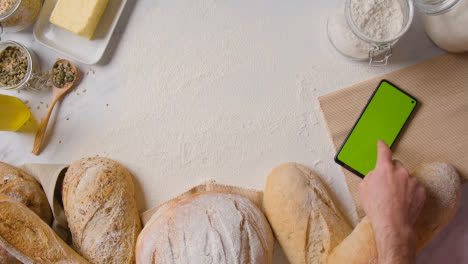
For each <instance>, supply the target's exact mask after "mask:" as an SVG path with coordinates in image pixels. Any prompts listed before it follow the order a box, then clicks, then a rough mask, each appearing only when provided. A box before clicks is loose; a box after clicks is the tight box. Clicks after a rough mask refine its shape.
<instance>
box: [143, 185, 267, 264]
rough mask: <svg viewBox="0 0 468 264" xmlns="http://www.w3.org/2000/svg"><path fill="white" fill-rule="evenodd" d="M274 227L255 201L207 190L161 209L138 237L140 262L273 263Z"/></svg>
mask: <svg viewBox="0 0 468 264" xmlns="http://www.w3.org/2000/svg"><path fill="white" fill-rule="evenodd" d="M273 246H274V239H273V234H272V232H271V229H270V226H269V225H268V222H267V220H266V219H265V217H264V216H263V214H262V212H261V211H260V209H258V208H257V207H256V206H255V205H254V204H253V203H252V202H251V201H250V200H248V199H247V198H244V197H242V196H240V195H236V194H227V193H222V192H201V193H197V194H194V195H191V196H188V197H186V198H182V199H176V200H172V201H170V202H168V203H167V204H165V205H163V206H161V207H160V208H159V209H158V210H157V211H156V213H155V214H154V215H153V216H152V217H151V219H150V220H149V222H148V223H147V224H146V226H145V228H144V229H143V231H142V232H141V234H140V236H139V237H138V242H137V247H136V259H137V263H140V264H151V263H152V264H157V263H158V264H159V263H212V264H234V263H243V264H270V263H272V258H273Z"/></svg>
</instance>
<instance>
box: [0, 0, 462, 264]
mask: <svg viewBox="0 0 468 264" xmlns="http://www.w3.org/2000/svg"><path fill="white" fill-rule="evenodd" d="M335 4H336V1H310V0H292V1H279V0H248V1H247V0H220V1H218V0H195V1H194V0H176V1H175V0H157V1H154V0H134V1H128V4H127V7H126V9H125V11H124V13H123V15H122V18H121V20H120V22H119V24H118V26H117V29H116V31H115V34H114V36H113V38H112V40H111V44H110V47H109V49H108V50H107V51H106V53H105V55H104V58H103V59H102V60H101V61H100V62H99V63H98V64H97V65H92V66H89V65H82V64H79V63H78V64H77V66H78V68H79V69H80V70H81V71H83V72H88V71H89V68H90V67H92V68H93V70H94V71H95V74H92V73H89V74H88V75H84V78H83V80H82V82H81V83H80V85H79V87H78V89H77V90H76V91H75V92H73V93H70V94H69V95H68V96H67V97H66V98H65V99H64V100H63V102H62V103H61V104H60V105H58V107H57V109H56V110H55V112H54V114H53V117H52V121H51V123H50V129H49V131H48V134H47V137H46V143H47V146H46V147H45V149H44V151H43V152H42V153H41V155H39V156H34V155H33V154H31V149H32V145H33V140H34V134H32V133H30V132H27V131H26V132H20V133H12V132H0V160H2V161H5V162H8V163H11V164H13V165H20V164H22V163H71V162H73V161H75V160H77V159H79V158H82V157H87V156H93V155H100V156H106V157H110V158H113V159H116V160H118V161H120V162H121V163H123V164H124V165H125V166H126V167H127V168H128V169H129V170H130V171H131V172H132V174H133V175H134V177H135V183H136V188H137V194H138V197H137V202H138V207H139V209H140V210H141V211H143V210H145V209H149V208H151V207H153V206H156V205H158V204H159V203H162V202H164V201H166V200H168V199H170V198H171V197H174V196H176V195H177V194H179V193H182V192H184V191H185V190H187V189H188V188H189V187H191V186H194V185H196V184H199V183H201V182H204V181H206V180H210V179H214V180H216V181H218V182H219V183H224V184H232V185H239V186H244V187H251V188H257V189H262V188H263V186H264V182H265V179H266V176H267V175H268V173H269V171H270V170H271V169H273V168H274V167H275V166H277V165H279V164H281V163H283V162H286V161H295V162H299V163H303V164H305V165H307V166H309V167H311V168H312V169H313V170H315V171H316V172H317V173H318V174H319V175H320V176H321V177H322V179H323V180H324V181H325V182H326V183H327V184H328V185H329V186H330V189H331V190H332V192H333V193H334V195H335V196H336V197H337V198H338V200H339V202H340V205H341V206H342V207H343V208H344V210H345V212H346V213H347V214H348V216H349V217H350V218H351V219H352V220H353V221H355V220H356V219H355V212H354V207H353V205H352V202H351V198H350V197H349V194H348V191H347V189H346V186H345V183H344V178H343V175H342V174H341V172H340V170H339V168H338V166H337V165H335V164H334V162H333V155H334V151H333V150H332V146H331V141H330V139H329V138H328V135H327V131H326V128H325V124H324V121H323V118H322V116H321V114H320V110H319V108H318V102H317V99H316V98H317V96H319V95H322V94H326V93H329V92H332V91H335V90H338V89H341V88H344V87H347V86H349V85H352V84H354V83H357V82H360V81H364V80H366V79H369V78H371V77H374V76H377V75H380V74H383V73H387V72H390V71H393V70H396V69H400V68H402V67H405V66H408V65H412V64H414V63H417V62H420V61H424V60H427V59H429V58H432V57H434V56H437V55H440V54H442V53H443V52H442V51H441V50H439V49H438V48H437V47H435V46H434V44H432V42H431V41H430V40H429V39H428V38H427V37H426V35H425V34H424V32H423V29H422V25H421V22H420V20H419V16H416V19H415V21H414V24H413V26H412V27H411V29H410V31H409V33H408V34H407V35H405V36H404V37H403V38H402V39H401V41H400V42H399V44H398V46H397V47H396V48H395V50H394V57H393V58H392V61H391V64H390V65H389V66H387V67H381V68H370V67H369V66H368V65H367V64H365V63H354V62H350V61H347V60H345V59H344V58H343V57H340V56H338V55H337V54H336V52H335V51H333V50H332V49H331V48H330V46H329V43H328V40H327V36H326V21H327V14H328V13H329V12H330V10H331V9H332V8H333V7H334V6H335ZM2 39H12V40H16V41H19V42H22V43H24V44H26V45H27V46H28V47H30V48H31V49H32V50H33V51H35V52H36V54H37V55H38V56H39V58H40V60H41V64H42V67H43V69H46V68H49V67H51V65H52V63H53V62H54V61H55V59H56V58H58V57H61V58H62V57H65V58H66V56H64V55H61V54H57V53H55V52H53V51H51V50H49V49H47V48H46V47H44V46H42V45H41V44H40V43H38V42H36V41H34V39H33V36H32V29H28V30H26V31H23V32H20V33H15V34H6V35H3V36H2ZM404 88H405V89H408V90H409V91H410V92H411V88H410V87H404ZM0 93H1V94H8V95H14V96H17V97H19V98H21V99H22V100H23V101H24V100H29V103H28V105H29V106H31V109H32V113H33V115H34V117H35V119H36V122H37V121H38V120H40V118H41V117H42V115H43V114H44V113H45V105H46V104H47V103H48V101H49V100H50V96H51V93H50V91H46V90H44V91H40V92H36V91H21V93H17V92H15V91H0ZM41 102H43V104H41ZM38 106H39V109H38V108H37V107H38ZM467 198H468V196H467V189H466V188H465V189H464V194H463V202H462V209H461V210H460V212H459V214H458V215H457V217H456V219H455V220H454V221H453V223H451V224H450V226H449V228H447V230H446V231H444V232H443V234H442V235H440V236H439V237H438V238H437V239H436V240H435V241H434V242H433V243H431V245H430V246H429V247H428V249H426V250H424V251H423V253H422V254H421V256H420V257H419V260H418V263H441V262H442V261H447V260H449V258H452V259H450V260H452V261H449V262H447V263H467V262H468V253H465V252H466V250H464V248H463V247H464V246H465V247H466V245H468V233H467V232H466V231H467V230H466V229H467V227H466V226H465V225H463V223H464V222H465V221H466V219H468V209H467V208H468V199H467ZM275 263H278V264H279V263H287V261H286V260H285V258H284V256H283V255H282V253H281V251H280V250H277V251H276V256H275Z"/></svg>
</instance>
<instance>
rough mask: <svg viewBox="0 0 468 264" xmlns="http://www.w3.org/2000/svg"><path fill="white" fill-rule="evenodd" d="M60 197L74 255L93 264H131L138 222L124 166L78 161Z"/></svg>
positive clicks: (94, 160) (96, 159) (106, 161)
mask: <svg viewBox="0 0 468 264" xmlns="http://www.w3.org/2000/svg"><path fill="white" fill-rule="evenodd" d="M62 197H63V205H64V209H65V214H66V216H67V220H68V226H69V228H70V231H71V233H72V240H73V246H74V248H75V249H76V250H77V252H78V253H80V254H81V255H82V256H83V257H84V258H86V259H87V260H88V261H89V262H91V263H94V264H101V263H102V264H104V263H106V264H113V263H115V264H127V263H135V244H136V239H137V237H138V234H139V233H140V231H141V223H140V218H139V215H138V210H137V207H136V201H135V191H134V186H133V182H132V177H131V175H130V173H129V172H128V170H127V169H126V168H125V167H123V166H122V165H121V164H119V163H118V162H116V161H113V160H110V159H106V158H100V157H93V158H85V159H81V160H78V161H76V162H74V163H73V164H72V165H71V166H70V168H69V169H68V171H67V173H66V175H65V179H64V182H63V189H62Z"/></svg>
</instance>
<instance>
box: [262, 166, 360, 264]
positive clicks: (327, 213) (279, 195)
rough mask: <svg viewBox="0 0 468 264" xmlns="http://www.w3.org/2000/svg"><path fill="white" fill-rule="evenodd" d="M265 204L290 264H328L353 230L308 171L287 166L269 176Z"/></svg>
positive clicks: (269, 218) (280, 167)
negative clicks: (335, 248)
mask: <svg viewBox="0 0 468 264" xmlns="http://www.w3.org/2000/svg"><path fill="white" fill-rule="evenodd" d="M263 199H264V200H263V203H264V207H265V212H266V215H267V218H268V220H269V222H270V224H271V226H272V228H273V231H274V233H275V235H276V239H277V240H278V242H279V244H280V245H281V247H282V248H283V250H284V252H285V254H286V256H287V258H288V260H289V261H290V263H291V264H316V263H326V261H327V257H328V254H329V253H330V252H331V251H332V250H333V248H334V247H335V246H336V245H338V244H339V243H340V242H341V241H342V240H343V239H344V238H345V237H346V236H347V235H349V234H350V233H351V230H352V229H351V226H350V225H349V224H348V222H347V220H346V219H345V218H344V217H343V215H342V213H341V212H340V210H339V209H338V208H337V206H336V205H335V203H334V201H333V199H332V198H331V196H330V195H329V193H328V190H327V189H326V188H325V186H324V185H323V184H322V182H321V180H320V179H319V178H318V177H317V176H315V175H314V174H313V172H312V171H311V170H309V169H308V168H306V167H304V166H302V165H300V164H297V163H286V164H283V165H281V166H279V167H277V168H275V169H274V170H273V171H272V172H271V173H270V175H269V176H268V179H267V182H266V187H265V191H264V198H263Z"/></svg>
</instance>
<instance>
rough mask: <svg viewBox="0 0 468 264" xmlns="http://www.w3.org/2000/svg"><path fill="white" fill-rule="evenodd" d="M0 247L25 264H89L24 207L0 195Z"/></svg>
mask: <svg viewBox="0 0 468 264" xmlns="http://www.w3.org/2000/svg"><path fill="white" fill-rule="evenodd" d="M0 212H1V214H0V246H2V247H3V248H5V249H6V250H8V252H9V253H10V254H12V255H13V256H14V257H15V258H17V259H18V260H20V261H21V262H23V263H25V264H36V263H39V264H51V263H56V264H88V262H87V261H86V260H85V259H83V258H82V257H81V256H80V255H78V254H77V253H76V252H74V251H73V250H72V249H71V248H70V247H69V246H68V245H67V244H65V242H63V240H61V239H60V238H59V237H58V236H57V234H55V232H54V231H53V230H52V228H51V227H50V226H49V225H47V224H46V223H45V222H44V221H42V220H41V218H39V216H37V214H35V213H34V212H33V211H32V210H30V209H29V208H27V207H26V206H25V205H24V204H22V203H20V202H18V201H16V200H14V199H13V198H11V197H9V196H6V195H3V194H0Z"/></svg>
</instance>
